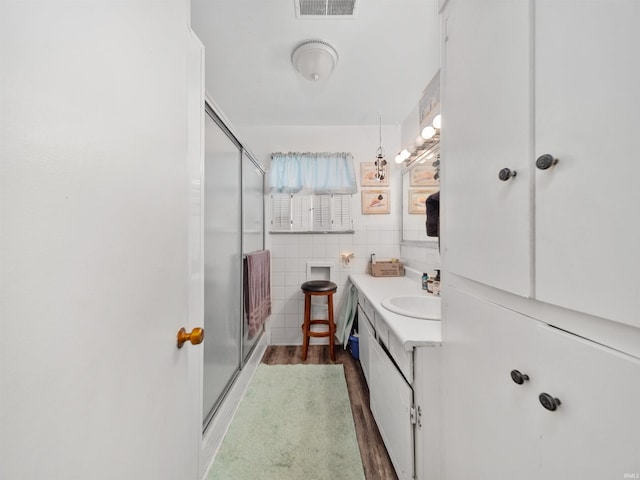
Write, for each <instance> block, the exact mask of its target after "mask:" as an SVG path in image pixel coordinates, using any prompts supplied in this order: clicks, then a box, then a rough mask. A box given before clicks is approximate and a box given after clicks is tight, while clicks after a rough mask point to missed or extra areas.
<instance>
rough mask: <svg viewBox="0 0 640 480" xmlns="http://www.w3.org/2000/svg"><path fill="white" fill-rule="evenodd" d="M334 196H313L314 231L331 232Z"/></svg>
mask: <svg viewBox="0 0 640 480" xmlns="http://www.w3.org/2000/svg"><path fill="white" fill-rule="evenodd" d="M332 196H333V195H313V229H314V230H320V231H327V230H331V197H332Z"/></svg>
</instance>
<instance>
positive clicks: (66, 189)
mask: <svg viewBox="0 0 640 480" xmlns="http://www.w3.org/2000/svg"><path fill="white" fill-rule="evenodd" d="M1 8H2V17H1V19H0V22H1V23H0V57H1V58H2V62H3V65H2V72H3V79H2V85H1V87H2V90H1V91H0V93H1V94H2V95H1V96H2V108H0V116H1V117H0V128H1V130H0V135H1V136H0V140H1V142H0V145H1V148H0V153H1V154H2V161H1V163H0V187H1V188H0V221H1V227H2V228H1V229H0V240H1V242H0V248H1V250H0V255H1V263H0V268H1V282H0V425H1V428H0V478H2V479H7V480H18V479H19V480H40V479H44V478H51V479H65V480H86V479H92V480H114V479H119V480H129V479H131V480H133V479H135V480H147V479H148V480H196V479H197V478H198V454H199V442H200V441H201V421H200V411H199V410H198V408H199V394H200V392H198V391H197V390H198V385H199V384H198V382H197V378H198V375H200V376H201V371H197V372H196V370H197V365H198V357H199V358H200V359H201V357H202V346H201V345H198V346H194V345H191V344H188V345H185V346H184V348H182V349H178V348H177V346H176V335H177V332H178V330H179V329H180V328H181V327H186V328H187V329H188V330H190V329H191V328H192V327H196V326H201V324H200V325H198V322H199V319H198V318H197V309H195V310H190V308H189V307H190V305H189V304H190V302H191V301H192V300H193V298H191V294H192V293H194V292H192V288H193V285H196V286H197V285H198V284H201V281H202V279H201V276H200V279H198V265H197V264H194V265H195V267H194V266H193V265H192V262H194V261H195V262H197V255H198V253H197V251H198V248H199V242H197V241H195V242H194V243H193V244H192V245H190V242H189V239H190V237H191V236H192V234H193V233H194V232H195V234H197V228H196V230H191V228H190V227H191V225H192V221H193V218H195V219H196V220H197V217H198V215H199V205H198V203H199V193H198V192H199V188H200V187H199V184H198V179H197V178H190V177H189V171H191V170H192V169H191V168H188V167H190V165H189V163H190V162H189V160H188V159H189V158H192V157H193V158H195V156H196V155H197V153H198V148H197V147H195V148H189V143H190V142H191V141H192V139H193V137H192V135H191V134H190V131H191V130H192V129H193V128H197V126H198V120H197V119H194V123H192V122H189V121H188V119H187V113H186V112H187V105H188V104H189V101H190V100H191V97H192V92H191V90H193V89H195V90H197V82H195V85H194V84H193V83H192V82H191V81H188V75H187V72H186V70H187V64H188V59H189V58H191V57H188V55H187V52H188V48H189V47H190V44H189V40H190V39H189V36H188V29H187V25H188V18H187V13H188V9H187V3H186V2H177V1H176V2H144V1H127V2H62V1H60V2H58V1H52V2H44V3H43V2H35V3H34V2H3V4H2V7H1ZM195 57H196V61H197V57H198V56H197V54H196V55H195ZM5 74H6V75H5ZM201 105H202V103H200V107H201ZM192 111H193V110H192ZM200 112H201V108H200ZM190 216H191V217H192V218H190ZM194 256H195V257H196V258H194ZM200 261H201V258H200ZM200 275H201V272H200ZM195 294H196V295H195V297H197V292H195ZM200 298H201V297H200ZM190 313H191V316H190ZM194 315H195V318H194ZM200 364H201V360H200Z"/></svg>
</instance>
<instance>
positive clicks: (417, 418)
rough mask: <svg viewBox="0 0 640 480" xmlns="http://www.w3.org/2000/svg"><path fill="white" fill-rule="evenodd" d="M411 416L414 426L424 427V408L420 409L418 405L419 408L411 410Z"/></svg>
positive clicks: (414, 407)
mask: <svg viewBox="0 0 640 480" xmlns="http://www.w3.org/2000/svg"><path fill="white" fill-rule="evenodd" d="M409 416H410V418H411V424H412V425H418V427H422V408H420V405H418V406H417V407H416V406H413V407H411V409H410V410H409Z"/></svg>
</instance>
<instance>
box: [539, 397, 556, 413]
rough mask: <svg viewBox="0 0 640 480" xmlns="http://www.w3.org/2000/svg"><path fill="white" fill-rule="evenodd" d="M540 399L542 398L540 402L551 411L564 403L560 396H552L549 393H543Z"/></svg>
mask: <svg viewBox="0 0 640 480" xmlns="http://www.w3.org/2000/svg"><path fill="white" fill-rule="evenodd" d="M538 400H540V403H541V404H542V406H543V407H544V408H546V409H547V410H549V411H551V412H554V411H556V410H557V409H558V407H559V406H560V405H561V404H562V402H560V399H559V398H555V397H552V396H551V395H549V394H548V393H541V394H540V395H539V396H538Z"/></svg>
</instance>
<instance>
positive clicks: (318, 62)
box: [291, 40, 338, 82]
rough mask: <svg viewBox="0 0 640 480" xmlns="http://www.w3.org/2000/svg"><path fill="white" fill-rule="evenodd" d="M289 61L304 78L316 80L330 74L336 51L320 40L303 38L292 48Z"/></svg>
mask: <svg viewBox="0 0 640 480" xmlns="http://www.w3.org/2000/svg"><path fill="white" fill-rule="evenodd" d="M291 63H292V64H293V66H294V67H295V69H296V70H297V71H298V72H300V73H301V74H302V76H303V77H304V78H306V79H307V80H311V81H312V82H317V81H320V80H324V79H326V78H328V77H329V75H331V72H333V69H334V68H335V66H336V64H337V63H338V52H337V51H336V49H335V48H333V47H332V46H331V45H329V44H328V43H327V42H324V41H322V40H305V41H304V42H302V43H300V44H299V45H297V46H296V47H295V48H294V49H293V52H292V53H291Z"/></svg>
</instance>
